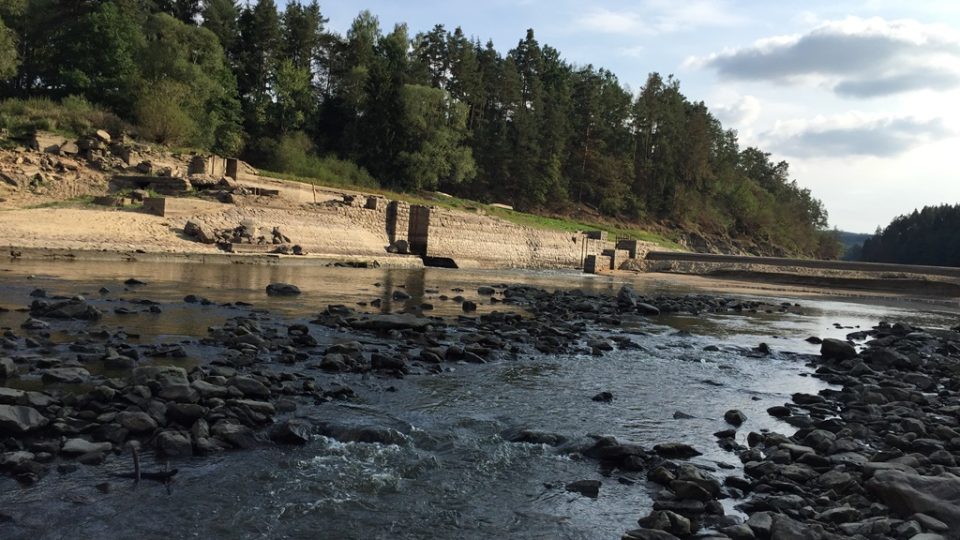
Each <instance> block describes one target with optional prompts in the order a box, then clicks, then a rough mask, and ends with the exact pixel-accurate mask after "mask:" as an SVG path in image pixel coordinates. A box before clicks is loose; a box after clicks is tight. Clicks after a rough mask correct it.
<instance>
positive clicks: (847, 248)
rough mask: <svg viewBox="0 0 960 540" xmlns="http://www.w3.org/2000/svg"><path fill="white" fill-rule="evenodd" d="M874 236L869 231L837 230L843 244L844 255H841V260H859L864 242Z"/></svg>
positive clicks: (838, 238) (838, 237)
mask: <svg viewBox="0 0 960 540" xmlns="http://www.w3.org/2000/svg"><path fill="white" fill-rule="evenodd" d="M872 236H873V235H872V234H867V233H855V232H848V231H837V240H839V241H840V245H842V246H843V255H841V256H840V260H843V261H859V260H860V255H861V252H862V250H863V242H864V241H865V240H866V239H867V238H870V237H872Z"/></svg>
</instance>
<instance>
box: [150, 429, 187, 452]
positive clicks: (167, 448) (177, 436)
mask: <svg viewBox="0 0 960 540" xmlns="http://www.w3.org/2000/svg"><path fill="white" fill-rule="evenodd" d="M157 449H158V450H160V452H161V453H162V454H163V455H165V456H168V457H186V456H192V455H193V443H192V442H191V441H190V435H189V434H186V433H183V432H181V431H164V432H163V433H161V434H159V435H157Z"/></svg>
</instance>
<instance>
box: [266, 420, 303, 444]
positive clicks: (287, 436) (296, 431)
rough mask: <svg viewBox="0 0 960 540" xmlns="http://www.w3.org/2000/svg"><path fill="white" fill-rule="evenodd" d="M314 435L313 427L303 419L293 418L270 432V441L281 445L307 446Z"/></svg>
mask: <svg viewBox="0 0 960 540" xmlns="http://www.w3.org/2000/svg"><path fill="white" fill-rule="evenodd" d="M312 435H313V425H312V424H311V423H310V422H308V421H306V420H303V419H301V418H291V419H290V420H286V421H284V422H282V423H280V424H277V425H276V426H274V428H273V429H272V430H270V439H271V440H273V441H274V442H277V443H281V444H307V443H308V442H310V437H311V436H312Z"/></svg>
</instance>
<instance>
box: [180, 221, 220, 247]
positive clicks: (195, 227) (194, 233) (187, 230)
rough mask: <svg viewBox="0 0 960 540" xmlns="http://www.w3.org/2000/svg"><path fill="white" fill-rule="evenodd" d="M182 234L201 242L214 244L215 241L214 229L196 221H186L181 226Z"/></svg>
mask: <svg viewBox="0 0 960 540" xmlns="http://www.w3.org/2000/svg"><path fill="white" fill-rule="evenodd" d="M183 234H185V235H186V236H188V237H190V238H193V239H194V240H196V241H197V242H200V243H201V244H214V243H216V241H217V237H216V234H214V231H213V230H211V229H209V228H207V227H206V226H204V225H202V224H200V223H197V222H196V221H188V222H187V223H186V225H184V226H183Z"/></svg>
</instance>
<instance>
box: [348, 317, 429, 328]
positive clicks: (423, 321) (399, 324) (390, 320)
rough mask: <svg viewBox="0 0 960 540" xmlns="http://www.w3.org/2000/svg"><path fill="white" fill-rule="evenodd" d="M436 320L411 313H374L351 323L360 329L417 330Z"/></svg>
mask: <svg viewBox="0 0 960 540" xmlns="http://www.w3.org/2000/svg"><path fill="white" fill-rule="evenodd" d="M433 323H434V321H432V320H430V319H427V318H425V317H417V316H416V315H413V314H411V313H399V314H385V315H374V316H372V317H369V318H367V319H360V320H356V321H353V322H351V323H350V326H352V327H354V328H356V329H358V330H382V331H385V330H417V331H423V330H425V329H426V328H427V326H429V325H431V324H433Z"/></svg>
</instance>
